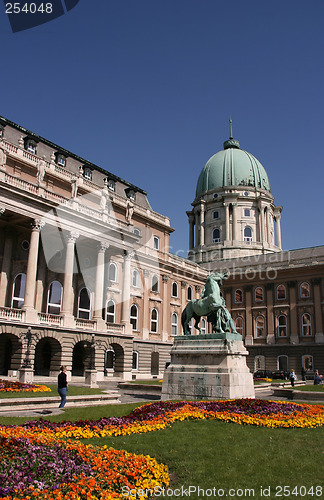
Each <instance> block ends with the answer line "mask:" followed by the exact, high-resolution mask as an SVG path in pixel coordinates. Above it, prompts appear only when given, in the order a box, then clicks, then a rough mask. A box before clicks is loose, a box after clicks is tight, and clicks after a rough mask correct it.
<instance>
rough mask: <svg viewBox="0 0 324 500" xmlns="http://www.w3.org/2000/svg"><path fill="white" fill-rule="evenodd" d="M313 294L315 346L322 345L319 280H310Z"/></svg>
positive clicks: (323, 339) (323, 341)
mask: <svg viewBox="0 0 324 500" xmlns="http://www.w3.org/2000/svg"><path fill="white" fill-rule="evenodd" d="M312 285H313V292H314V308H315V342H316V343H317V344H323V343H324V334H323V311H322V305H321V278H313V279H312Z"/></svg>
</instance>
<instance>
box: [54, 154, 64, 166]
mask: <svg viewBox="0 0 324 500" xmlns="http://www.w3.org/2000/svg"><path fill="white" fill-rule="evenodd" d="M55 159H56V163H57V165H59V166H60V167H65V166H66V156H65V155H63V154H62V153H56V155H55Z"/></svg>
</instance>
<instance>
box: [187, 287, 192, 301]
mask: <svg viewBox="0 0 324 500" xmlns="http://www.w3.org/2000/svg"><path fill="white" fill-rule="evenodd" d="M187 300H192V288H191V286H188V289H187Z"/></svg>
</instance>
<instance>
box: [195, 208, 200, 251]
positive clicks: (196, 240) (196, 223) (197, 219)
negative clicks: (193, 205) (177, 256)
mask: <svg viewBox="0 0 324 500" xmlns="http://www.w3.org/2000/svg"><path fill="white" fill-rule="evenodd" d="M199 229H200V228H199V211H198V209H196V211H195V233H196V234H195V247H198V245H199V243H200V238H199Z"/></svg>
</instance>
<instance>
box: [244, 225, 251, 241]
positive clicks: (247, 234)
mask: <svg viewBox="0 0 324 500" xmlns="http://www.w3.org/2000/svg"><path fill="white" fill-rule="evenodd" d="M243 239H244V241H246V242H247V243H251V241H252V228H251V227H250V226H246V227H245V228H244V237H243Z"/></svg>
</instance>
